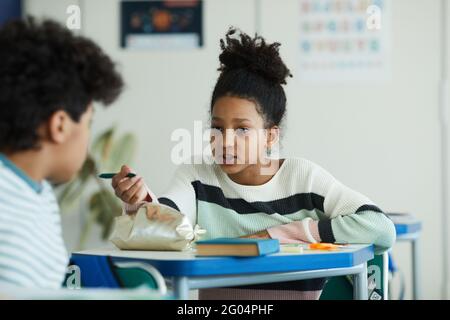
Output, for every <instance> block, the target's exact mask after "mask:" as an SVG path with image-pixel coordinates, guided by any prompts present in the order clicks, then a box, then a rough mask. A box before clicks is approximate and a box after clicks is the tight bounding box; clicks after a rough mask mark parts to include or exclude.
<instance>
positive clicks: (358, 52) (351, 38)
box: [298, 0, 391, 83]
mask: <svg viewBox="0 0 450 320" xmlns="http://www.w3.org/2000/svg"><path fill="white" fill-rule="evenodd" d="M390 4H391V3H390V2H389V1H388V0H300V43H299V45H300V64H299V71H298V77H299V78H300V79H301V81H303V82H312V83H324V82H329V83H343V82H384V81H386V80H388V79H389V77H390V59H389V58H390V53H389V50H390V45H389V32H390V19H389V16H390V14H389V13H390V8H389V5H390Z"/></svg>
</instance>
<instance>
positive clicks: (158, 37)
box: [120, 0, 203, 50]
mask: <svg viewBox="0 0 450 320" xmlns="http://www.w3.org/2000/svg"><path fill="white" fill-rule="evenodd" d="M120 14H121V39H120V41H121V47H122V48H126V49H148V50H159V49H162V50H177V49H195V48H201V47H202V46H203V21H202V15H203V3H202V1H201V0H164V1H122V2H121V10H120Z"/></svg>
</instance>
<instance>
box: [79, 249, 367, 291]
mask: <svg viewBox="0 0 450 320" xmlns="http://www.w3.org/2000/svg"><path fill="white" fill-rule="evenodd" d="M373 257H374V251H373V246H372V245H348V246H345V247H344V248H342V249H339V250H337V251H316V250H314V251H310V250H305V251H304V252H303V253H284V252H280V253H276V254H272V255H268V256H262V257H196V256H195V253H194V252H168V251H121V250H119V249H115V248H108V249H97V250H86V251H81V252H76V253H73V254H72V261H73V263H75V264H78V265H84V266H85V267H82V266H81V281H82V283H83V284H84V285H88V286H89V282H92V281H91V280H92V279H94V280H95V279H98V278H99V268H97V267H94V266H96V265H102V264H104V263H103V262H102V261H105V259H108V260H109V261H110V262H111V263H118V262H140V263H145V264H149V265H151V266H153V267H154V268H156V269H157V270H158V271H159V272H160V273H161V274H162V275H163V276H164V278H165V279H166V281H168V282H171V283H172V287H173V291H174V292H173V293H174V296H175V297H176V298H178V299H183V300H184V299H188V297H189V290H191V289H204V288H219V287H228V286H239V285H250V284H260V283H270V282H284V281H293V280H305V279H313V278H322V277H333V276H341V275H352V276H353V280H354V284H355V286H354V294H353V297H354V298H355V299H359V300H367V298H368V297H367V295H368V288H367V261H368V260H371V259H372V258H373ZM79 262H82V263H79ZM88 265H90V266H92V267H87V266H88ZM93 269H95V270H93Z"/></svg>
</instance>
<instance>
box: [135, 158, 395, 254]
mask: <svg viewBox="0 0 450 320" xmlns="http://www.w3.org/2000/svg"><path fill="white" fill-rule="evenodd" d="M150 194H151V195H152V193H150ZM158 201H159V202H160V203H163V204H166V205H169V206H171V207H173V208H175V209H177V210H179V211H181V212H182V213H184V214H186V215H187V216H188V217H189V218H190V220H191V222H192V223H193V224H195V223H198V224H199V225H200V226H201V227H202V228H204V229H206V230H207V234H206V237H207V238H216V237H239V236H243V235H248V234H252V233H255V232H258V231H261V230H264V229H269V232H270V233H271V234H273V235H274V236H275V235H276V237H281V238H282V239H281V240H283V241H284V242H290V241H303V242H312V241H308V239H310V238H309V237H308V235H311V236H312V237H313V238H314V240H315V241H322V242H338V243H373V244H374V245H375V246H376V251H377V252H382V251H384V250H386V249H388V248H390V247H391V246H392V244H393V243H394V241H395V228H394V225H393V223H392V221H391V220H390V219H389V218H388V217H387V216H386V215H384V213H383V212H382V211H381V210H380V209H379V208H378V207H377V206H375V205H374V203H373V202H372V201H371V200H369V199H368V198H367V197H366V196H364V195H362V194H360V193H358V192H356V191H354V190H352V189H350V188H348V187H346V186H345V185H343V184H342V183H340V182H339V181H337V180H336V179H335V178H334V177H333V176H332V175H331V174H329V173H328V172H327V171H325V170H324V169H323V168H321V167H320V166H318V165H316V164H314V163H313V162H311V161H308V160H305V159H301V158H290V159H286V160H285V161H284V162H283V164H282V165H281V167H280V168H279V170H278V172H277V173H276V174H275V176H274V177H273V178H272V179H271V180H269V181H268V182H267V183H265V184H263V185H257V186H247V185H241V184H237V183H235V182H234V181H232V180H231V179H230V178H229V177H228V175H227V174H225V173H224V172H223V171H222V170H221V169H220V167H219V166H218V165H217V164H206V163H205V164H183V165H180V166H179V168H177V171H176V173H175V176H174V178H173V179H172V180H171V181H170V187H169V189H168V190H167V192H166V193H164V194H163V195H161V197H159V198H158ZM130 209H131V207H130ZM305 218H311V221H310V222H309V223H308V224H302V223H299V221H302V220H303V219H305ZM283 225H284V227H282V226H283ZM286 225H292V226H289V227H288V229H285V227H286ZM305 227H306V228H307V229H308V230H304V228H305ZM280 228H281V229H280ZM296 228H297V229H298V235H296V234H295V230H296ZM283 241H282V242H283Z"/></svg>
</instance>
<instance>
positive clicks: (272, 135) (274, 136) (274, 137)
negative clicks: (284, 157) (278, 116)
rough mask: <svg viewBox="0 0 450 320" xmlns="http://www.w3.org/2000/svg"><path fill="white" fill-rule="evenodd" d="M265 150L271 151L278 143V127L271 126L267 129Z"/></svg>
mask: <svg viewBox="0 0 450 320" xmlns="http://www.w3.org/2000/svg"><path fill="white" fill-rule="evenodd" d="M267 131H268V135H267V148H269V149H271V148H272V147H273V146H275V145H276V144H277V143H278V142H279V141H280V128H279V127H278V126H273V127H271V128H269V129H267Z"/></svg>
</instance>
